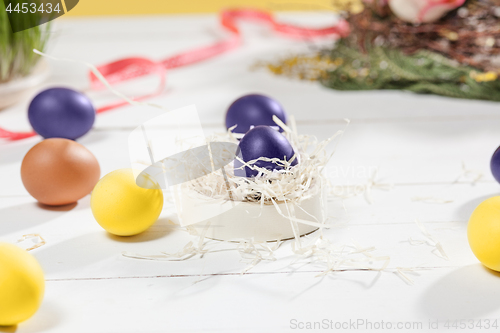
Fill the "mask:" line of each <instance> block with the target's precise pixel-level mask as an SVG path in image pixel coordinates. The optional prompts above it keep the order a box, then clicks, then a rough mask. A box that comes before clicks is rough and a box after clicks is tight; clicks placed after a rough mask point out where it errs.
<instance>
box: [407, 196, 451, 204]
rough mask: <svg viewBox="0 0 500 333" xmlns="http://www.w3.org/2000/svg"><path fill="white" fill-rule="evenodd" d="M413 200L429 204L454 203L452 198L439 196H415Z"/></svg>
mask: <svg viewBox="0 0 500 333" xmlns="http://www.w3.org/2000/svg"><path fill="white" fill-rule="evenodd" d="M411 201H417V202H423V203H428V204H447V203H452V202H454V200H451V199H443V198H438V197H433V196H429V197H413V198H411Z"/></svg>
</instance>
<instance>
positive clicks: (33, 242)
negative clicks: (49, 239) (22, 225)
mask: <svg viewBox="0 0 500 333" xmlns="http://www.w3.org/2000/svg"><path fill="white" fill-rule="evenodd" d="M17 244H20V246H21V247H25V250H26V251H32V250H34V249H38V248H39V247H41V246H44V245H45V244H47V243H46V242H45V239H43V237H42V236H41V235H39V234H27V235H23V236H22V237H21V238H20V239H18V240H17Z"/></svg>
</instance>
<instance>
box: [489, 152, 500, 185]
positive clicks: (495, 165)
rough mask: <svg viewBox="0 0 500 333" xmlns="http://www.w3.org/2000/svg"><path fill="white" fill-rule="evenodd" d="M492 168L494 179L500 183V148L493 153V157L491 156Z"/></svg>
mask: <svg viewBox="0 0 500 333" xmlns="http://www.w3.org/2000/svg"><path fill="white" fill-rule="evenodd" d="M490 168H491V173H492V174H493V177H495V179H496V181H497V182H499V183H500V147H498V148H497V150H495V152H494V153H493V156H491V161H490Z"/></svg>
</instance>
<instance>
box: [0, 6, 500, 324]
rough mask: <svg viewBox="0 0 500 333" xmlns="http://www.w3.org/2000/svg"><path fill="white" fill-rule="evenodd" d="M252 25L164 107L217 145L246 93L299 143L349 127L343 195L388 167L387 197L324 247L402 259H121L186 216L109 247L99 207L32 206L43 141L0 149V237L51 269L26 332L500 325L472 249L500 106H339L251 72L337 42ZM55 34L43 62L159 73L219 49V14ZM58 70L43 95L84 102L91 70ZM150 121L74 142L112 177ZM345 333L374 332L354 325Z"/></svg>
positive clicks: (285, 251)
mask: <svg viewBox="0 0 500 333" xmlns="http://www.w3.org/2000/svg"><path fill="white" fill-rule="evenodd" d="M280 17H281V18H282V19H285V20H287V21H289V22H294V23H299V24H301V23H303V24H309V25H311V24H313V25H314V24H316V25H321V24H325V23H329V22H331V21H333V18H332V17H331V15H330V14H328V15H325V14H319V13H313V14H311V13H310V14H286V15H283V14H282V15H280ZM242 28H243V30H244V35H245V45H244V46H243V47H241V48H240V49H238V50H235V51H234V52H231V53H227V54H225V55H222V56H220V57H218V58H215V59H213V60H210V61H206V62H204V63H200V64H197V65H193V66H190V67H187V68H180V69H176V70H172V71H171V72H170V73H169V74H168V80H169V90H168V92H167V93H166V94H165V95H164V96H161V97H158V98H156V99H155V100H154V102H157V103H161V104H163V105H165V106H167V107H169V108H171V109H175V108H178V107H182V106H185V105H189V104H196V105H197V107H198V111H199V113H200V116H201V120H202V123H203V127H204V130H205V132H206V133H207V134H210V133H212V132H214V131H221V130H223V119H224V114H225V110H226V108H227V106H228V105H229V104H230V103H231V101H232V100H234V99H235V98H237V97H239V96H241V95H244V94H247V93H251V92H263V93H266V94H268V95H270V96H273V97H275V98H276V99H278V100H279V101H280V102H282V104H283V105H284V106H285V108H286V110H287V112H288V113H289V114H293V115H294V116H295V117H296V119H297V123H298V128H299V131H300V132H301V133H310V134H315V135H317V136H318V137H319V138H321V139H325V138H327V137H329V136H330V135H332V134H333V133H335V132H336V131H337V130H338V129H341V128H343V126H344V122H343V119H344V118H349V119H350V120H351V121H352V122H351V125H350V126H349V128H348V130H347V132H346V134H345V135H344V137H343V139H342V141H341V142H340V144H339V145H338V149H337V151H336V153H335V155H334V158H333V160H332V161H331V163H330V164H329V167H328V169H327V170H326V172H327V175H328V176H329V177H330V179H331V181H332V183H333V184H336V185H359V186H360V187H361V186H364V185H366V184H367V183H368V182H369V177H370V173H371V172H372V170H374V169H377V170H378V173H377V179H376V180H377V182H378V183H383V184H393V187H392V188H391V189H384V188H377V186H375V187H373V188H372V190H371V195H372V199H373V203H372V204H370V203H368V201H367V200H366V197H365V196H364V195H359V196H355V197H352V198H347V199H344V200H342V199H340V198H337V199H336V200H331V202H330V204H329V212H330V215H332V222H333V223H335V226H336V227H335V228H333V229H331V230H328V231H326V232H325V235H326V236H327V237H328V238H329V239H331V241H332V242H334V243H335V244H338V245H339V246H341V245H343V244H346V245H350V244H353V242H356V243H358V244H360V246H362V247H372V246H373V247H374V248H375V250H374V251H373V252H372V253H373V254H374V255H376V256H390V263H389V266H388V267H387V268H386V269H385V270H384V271H381V272H377V271H365V270H359V269H351V270H347V271H341V272H335V273H331V274H329V275H327V276H325V277H323V278H316V277H315V276H316V275H318V273H320V272H321V271H322V268H323V267H322V266H321V265H318V264H309V265H308V264H304V261H301V263H300V264H299V263H294V260H296V257H295V256H293V255H292V252H291V249H290V244H289V243H287V244H285V245H283V246H282V248H280V249H279V250H278V251H277V252H276V257H277V259H278V260H276V261H273V262H262V263H260V264H259V265H257V266H256V267H254V268H253V269H251V270H250V271H249V272H248V273H247V274H245V275H240V272H241V271H242V270H243V269H244V268H245V267H246V265H247V264H246V263H242V262H240V256H239V254H238V253H237V252H234V251H233V252H220V253H211V254H207V255H206V256H205V258H203V259H198V258H194V259H191V260H187V261H181V262H159V261H147V260H136V259H130V258H126V257H124V256H123V255H122V253H123V252H134V253H142V254H157V253H160V252H161V251H164V252H176V251H178V250H180V249H181V248H182V247H183V246H184V244H185V243H187V242H188V241H189V240H190V239H191V236H189V235H188V234H187V233H185V232H183V231H181V230H174V228H172V227H171V225H169V224H168V222H167V221H168V220H169V219H170V218H173V217H174V216H175V211H174V209H173V207H172V205H171V204H169V203H167V204H166V207H165V209H164V212H163V213H162V216H161V218H160V219H159V221H158V222H157V223H156V224H155V225H154V226H153V227H152V228H151V229H150V230H148V231H146V232H145V233H143V234H141V235H139V236H136V237H132V238H118V237H112V236H110V235H108V234H107V233H106V232H105V231H104V230H102V229H101V228H100V227H99V226H98V224H97V223H96V222H95V220H94V219H93V217H92V213H91V211H90V207H89V197H86V198H84V199H82V200H80V201H79V202H78V205H77V206H76V207H74V208H72V209H71V210H60V209H54V210H47V209H43V208H41V207H39V206H38V205H37V203H36V201H35V200H34V199H33V198H32V197H30V196H29V195H28V193H27V192H26V190H25V189H24V187H23V186H22V183H21V178H20V175H19V170H20V163H21V160H22V158H23V156H24V154H25V153H26V152H27V151H28V150H29V149H30V148H31V147H32V146H33V145H34V144H36V143H37V142H38V141H39V138H32V139H28V140H24V141H21V142H15V143H1V144H0V184H1V186H0V241H7V242H15V241H16V240H17V239H19V238H20V237H21V236H22V235H24V234H30V233H38V234H40V235H42V236H43V237H44V238H45V240H46V242H47V244H46V245H44V246H42V247H40V248H38V249H36V250H34V251H32V253H33V254H34V255H35V256H36V258H37V259H38V260H39V262H40V264H41V265H42V266H43V269H44V271H45V276H46V280H47V283H46V295H45V299H44V302H43V305H42V307H41V309H40V310H39V311H38V312H37V314H36V315H35V316H34V317H33V318H31V319H30V320H29V321H27V322H25V323H22V324H21V325H19V326H18V327H17V332H20V333H24V332H65V333H66V332H106V333H110V332H117V333H118V332H119V333H126V332H130V333H136V332H141V333H146V332H167V331H168V332H201V331H204V332H287V331H294V330H295V331H297V330H300V329H299V328H300V327H306V326H305V325H307V323H308V322H321V323H322V324H325V323H328V325H330V324H332V325H333V326H334V327H333V328H335V324H337V325H339V324H338V323H340V325H342V324H343V325H344V326H343V327H344V328H346V329H352V330H357V331H363V330H365V329H367V328H370V326H367V325H368V324H366V322H367V321H369V322H371V323H372V327H373V328H376V327H377V325H379V326H378V327H380V325H382V324H381V322H382V321H383V322H384V324H385V325H386V326H385V327H386V328H387V323H391V327H392V328H393V329H394V328H397V327H398V326H397V325H398V323H402V324H403V328H404V325H410V326H411V325H417V326H412V327H414V328H420V326H419V325H422V326H421V328H422V329H420V330H419V331H437V330H436V329H432V327H431V328H429V321H431V322H432V323H434V322H435V320H440V325H441V326H440V328H441V329H443V330H445V328H444V326H443V325H444V324H445V323H446V320H455V319H466V320H469V319H490V320H494V319H499V321H500V288H498V284H499V281H500V280H499V278H500V274H496V273H492V272H491V271H488V270H486V269H485V268H483V267H482V266H481V265H480V264H479V263H478V261H477V260H476V258H475V257H474V255H473V254H472V252H471V251H470V249H469V246H468V243H467V237H466V225H467V220H468V218H469V216H470V214H471V213H472V211H473V209H474V208H475V207H476V205H477V204H479V203H480V202H481V201H483V200H484V199H486V198H488V197H491V196H494V195H498V193H499V185H498V184H497V183H496V182H495V181H494V180H493V178H492V176H491V174H490V171H489V159H490V156H491V154H492V153H493V151H494V150H495V149H496V147H497V146H498V145H499V144H500V131H499V127H500V105H499V104H496V103H489V102H481V101H467V100H458V99H449V98H442V97H436V96H427V95H415V94H411V93H404V92H377V91H375V92H338V91H332V90H328V89H325V88H323V87H321V86H320V85H319V84H316V83H308V82H299V81H292V80H288V79H285V78H279V77H274V76H272V75H270V74H269V73H267V72H265V71H262V70H260V71H251V70H249V68H250V67H251V66H252V65H253V64H254V63H255V62H256V61H258V60H266V59H267V60H273V59H277V58H278V57H280V56H284V55H289V54H291V53H294V52H301V51H303V50H307V49H308V48H310V47H312V46H318V45H324V44H325V43H326V42H322V43H319V42H318V43H315V44H314V45H308V44H305V43H303V42H297V41H292V40H287V39H283V38H282V37H280V36H276V35H275V34H273V33H272V32H270V31H269V30H268V29H267V28H265V27H255V26H251V25H247V24H242ZM54 30H55V32H54V39H53V42H52V45H51V47H50V49H49V51H48V52H49V53H51V54H52V55H54V56H59V57H68V58H72V59H76V60H85V61H89V62H92V63H95V64H102V63H104V62H107V61H112V60H115V59H118V58H121V57H125V56H132V55H139V56H140V55H143V56H149V57H151V58H153V59H161V58H162V57H166V56H168V55H170V54H173V53H175V52H179V51H182V50H186V49H188V48H190V47H197V46H200V45H204V44H206V43H210V42H212V41H214V40H216V39H217V38H221V37H223V33H222V32H221V30H220V28H219V27H218V25H217V20H216V16H215V15H206V16H205V15H193V16H150V17H133V18H132V17H126V18H125V17H124V18H85V19H61V20H59V21H58V22H57V25H56V27H55V29H54ZM50 65H51V67H52V69H53V70H52V77H51V79H50V82H49V83H48V85H49V86H54V85H64V86H70V87H74V88H77V89H87V86H88V81H87V77H86V72H87V69H86V68H85V67H83V66H79V65H75V64H69V63H58V62H50ZM153 85H154V82H152V81H151V80H148V79H146V80H143V81H138V82H135V83H131V84H127V85H124V86H122V91H124V92H125V93H127V94H135V93H137V92H141V91H145V90H148V89H151V87H153ZM89 95H90V96H91V97H92V98H93V100H94V101H95V102H96V104H97V105H100V104H101V105H102V104H103V103H105V102H107V101H110V100H114V99H115V97H114V96H112V95H111V94H110V93H108V92H98V93H96V92H89ZM26 105H27V103H25V104H23V105H18V106H16V107H13V108H10V109H7V110H4V111H1V112H0V124H1V126H4V127H6V128H11V129H18V130H23V129H25V130H27V129H29V124H28V122H27V118H26ZM156 114H157V111H155V110H152V109H148V108H143V107H124V108H122V109H120V110H116V111H111V112H108V113H106V114H102V115H99V116H98V117H97V121H96V124H95V128H94V129H93V130H92V131H91V133H90V134H88V135H86V136H85V137H84V138H82V139H81V140H80V142H81V143H82V144H84V145H85V146H86V147H88V148H89V149H90V150H91V151H92V152H93V153H94V154H95V155H96V157H97V158H98V160H99V162H100V165H101V169H102V175H105V174H106V173H108V172H110V171H112V170H115V169H118V168H124V167H128V166H129V160H128V151H127V136H128V134H129V132H130V131H131V129H133V128H134V127H135V126H137V125H139V124H140V123H141V122H142V121H143V120H146V119H149V118H151V117H153V116H154V115H156ZM332 148H333V147H332ZM463 165H465V169H466V170H469V171H466V172H464V166H463ZM470 170H472V171H470ZM368 171H369V172H368ZM479 176H481V177H480V178H479ZM477 178H479V179H477ZM417 219H418V220H419V221H420V222H421V223H422V225H423V226H424V227H425V228H426V229H427V230H428V231H429V233H430V234H432V236H433V237H434V238H435V240H436V241H439V242H440V243H441V244H442V246H443V249H444V251H445V253H446V254H447V256H448V257H449V260H445V259H443V258H442V257H440V255H439V253H438V252H436V251H433V250H434V247H432V246H430V245H428V244H421V242H419V241H421V240H427V238H426V237H425V235H424V234H423V233H422V231H421V230H420V229H419V227H418V226H417V224H416V223H415V220H417ZM419 244H420V245H419ZM398 268H401V269H402V271H403V272H405V275H406V276H407V277H409V278H410V279H411V280H412V281H413V284H409V283H408V282H405V280H404V279H403V278H402V277H401V275H400V274H398V273H397V269H398ZM324 320H325V322H323V321H324ZM358 320H359V322H358ZM330 321H332V322H331V323H330ZM349 321H351V322H354V323H358V324H360V323H362V322H361V321H364V322H365V325H358V326H352V325H350V326H346V325H348V324H349ZM408 323H409V324H408ZM451 323H453V322H451ZM466 323H467V325H469V322H466ZM476 323H477V322H476ZM499 324H500V322H499ZM302 325H304V326H302ZM407 327H409V326H407ZM413 330H415V329H413ZM451 330H454V329H450V331H451ZM484 330H485V329H484V328H483V331H484ZM2 331H6V332H12V331H15V329H14V328H0V332H2ZM306 331H307V330H306ZM308 331H313V330H308ZM316 331H318V330H316ZM325 331H328V329H325ZM408 331H412V329H408ZM486 331H493V329H490V330H486Z"/></svg>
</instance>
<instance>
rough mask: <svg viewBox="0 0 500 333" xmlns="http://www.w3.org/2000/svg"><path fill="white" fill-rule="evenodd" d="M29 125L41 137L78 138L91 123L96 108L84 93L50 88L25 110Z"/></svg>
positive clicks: (87, 129) (86, 130)
mask: <svg viewBox="0 0 500 333" xmlns="http://www.w3.org/2000/svg"><path fill="white" fill-rule="evenodd" d="M28 118H29V121H30V123H31V126H32V127H33V129H34V130H35V132H37V133H38V134H39V135H41V136H43V137H44V138H46V139H47V138H65V139H70V140H75V139H78V138H79V137H81V136H83V135H84V134H86V133H87V132H88V131H89V130H90V129H91V128H92V125H93V124H94V120H95V109H94V106H93V105H92V102H91V101H90V99H89V98H88V97H87V96H85V95H84V94H82V93H80V92H78V91H75V90H72V89H67V88H51V89H47V90H44V91H42V92H41V93H39V94H38V95H36V96H35V98H33V100H32V101H31V104H30V106H29V108H28Z"/></svg>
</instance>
